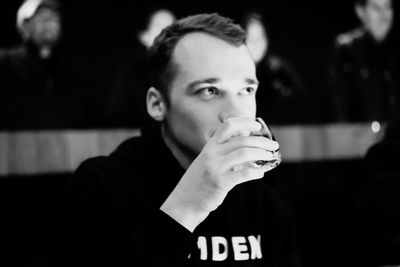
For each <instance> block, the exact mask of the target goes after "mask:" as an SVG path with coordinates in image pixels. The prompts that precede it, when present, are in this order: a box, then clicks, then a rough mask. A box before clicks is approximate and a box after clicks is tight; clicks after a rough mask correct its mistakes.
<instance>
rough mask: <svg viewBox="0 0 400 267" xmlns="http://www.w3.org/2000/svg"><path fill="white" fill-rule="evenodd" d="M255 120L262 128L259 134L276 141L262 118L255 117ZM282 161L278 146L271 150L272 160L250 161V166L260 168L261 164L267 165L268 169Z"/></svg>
mask: <svg viewBox="0 0 400 267" xmlns="http://www.w3.org/2000/svg"><path fill="white" fill-rule="evenodd" d="M256 121H257V122H259V123H260V124H261V126H262V129H261V131H260V133H259V134H256V135H259V136H264V137H265V138H268V139H270V140H273V141H276V139H275V136H274V134H273V133H272V131H271V129H270V128H269V127H268V125H267V124H266V123H265V122H264V120H263V119H262V118H256ZM281 161H282V157H281V152H280V151H279V148H278V149H277V150H275V151H273V152H272V160H269V161H266V160H257V161H254V162H252V163H251V166H252V167H253V168H260V167H262V166H265V165H267V166H268V167H269V170H271V169H273V168H275V167H276V166H278V165H279V164H280V163H281Z"/></svg>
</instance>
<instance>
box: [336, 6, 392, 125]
mask: <svg viewBox="0 0 400 267" xmlns="http://www.w3.org/2000/svg"><path fill="white" fill-rule="evenodd" d="M392 4H393V3H392V1H391V0H355V3H354V10H355V13H356V15H357V17H358V19H359V20H360V22H361V25H360V26H359V27H357V28H356V29H353V30H351V31H349V32H346V33H342V34H340V35H338V36H337V37H336V39H335V43H334V49H333V55H332V58H331V62H330V66H329V82H330V87H331V99H332V103H333V114H334V120H335V121H349V122H355V121H364V122H365V121H389V120H395V119H398V115H399V103H398V102H399V87H398V74H399V66H398V63H399V60H398V52H397V50H398V47H396V42H395V39H394V38H393V33H392V32H393V31H392V28H393V19H394V11H393V6H392Z"/></svg>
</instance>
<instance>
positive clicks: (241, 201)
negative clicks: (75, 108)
mask: <svg viewBox="0 0 400 267" xmlns="http://www.w3.org/2000/svg"><path fill="white" fill-rule="evenodd" d="M244 40H245V33H244V31H243V30H242V29H241V28H240V27H239V26H237V25H235V24H233V23H232V21H231V20H229V19H227V18H224V17H221V16H219V15H217V14H211V15H209V14H202V15H195V16H191V17H187V18H185V19H181V20H179V21H177V22H176V23H174V24H173V25H171V26H169V27H167V28H166V29H165V30H163V31H162V33H161V34H160V35H159V36H158V37H157V38H156V40H155V42H154V44H153V46H152V47H151V49H150V67H151V71H152V73H151V77H152V87H151V88H150V89H149V90H148V94H147V108H148V112H149V114H150V115H151V117H152V118H154V119H155V120H156V121H158V122H160V129H159V130H155V131H151V130H149V131H144V132H143V136H142V137H139V138H133V139H130V140H127V141H126V142H124V143H123V144H122V145H121V146H120V147H119V148H118V149H117V150H116V151H115V152H114V153H112V154H111V156H109V157H98V158H94V159H90V160H88V161H86V162H84V163H83V164H82V165H81V166H80V167H79V168H78V170H77V172H76V173H75V175H74V177H73V179H72V181H71V183H70V185H69V186H68V190H67V194H66V198H65V200H64V204H63V208H62V210H61V212H60V215H59V217H58V220H57V222H58V225H56V228H58V229H62V231H61V236H64V239H62V238H60V239H61V240H62V241H61V242H60V241H58V242H59V243H61V244H63V245H64V247H61V248H57V246H55V245H54V244H53V245H52V247H53V249H55V251H58V252H62V253H61V254H55V255H53V257H54V258H57V259H58V260H59V261H61V262H62V263H63V264H65V265H77V264H78V263H85V264H87V265H96V264H98V265H100V264H101V265H107V266H124V265H129V266H242V265H246V266H294V265H295V264H296V254H295V251H294V249H293V241H294V240H293V236H292V231H291V230H292V226H291V220H290V218H289V214H288V212H287V210H286V208H285V206H284V205H283V204H282V203H281V202H280V200H279V198H278V196H277V195H276V194H275V193H274V192H273V191H272V190H271V189H269V188H268V187H267V186H266V185H265V182H263V181H260V180H258V179H259V178H262V177H263V176H264V173H265V172H266V171H268V170H269V169H270V168H271V167H268V166H263V167H259V168H256V167H252V164H251V163H252V162H255V161H258V160H264V161H268V160H271V159H272V152H273V151H275V150H277V149H278V147H279V145H278V143H276V142H275V141H272V140H269V139H267V138H264V137H261V136H253V135H251V134H252V133H254V134H257V133H258V132H259V131H260V130H261V125H260V123H258V122H257V121H256V120H255V115H256V105H255V93H256V90H257V83H258V82H257V78H256V75H255V65H254V62H253V60H252V59H251V56H250V54H249V52H248V50H247V48H246V46H245V43H244ZM59 233H60V231H59ZM60 239H59V240H60ZM63 253H64V254H63Z"/></svg>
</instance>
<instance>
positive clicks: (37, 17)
mask: <svg viewBox="0 0 400 267" xmlns="http://www.w3.org/2000/svg"><path fill="white" fill-rule="evenodd" d="M60 8H61V7H60V3H59V1H55V0H53V1H51V0H27V1H25V2H23V4H22V5H21V7H20V8H19V10H18V13H17V29H18V32H19V33H20V36H21V38H22V41H23V42H22V44H21V45H20V46H18V47H15V48H11V49H7V50H3V51H0V129H2V130H21V129H44V128H56V129H58V128H81V127H85V126H87V124H88V114H87V112H86V110H87V105H86V104H87V94H86V93H85V90H84V89H83V88H82V87H83V85H82V82H81V79H80V78H79V77H78V76H77V75H76V73H74V71H73V68H72V67H71V66H69V65H70V64H69V63H68V62H67V61H66V57H65V54H64V52H65V51H64V49H63V47H62V46H61V37H62V18H61V10H60Z"/></svg>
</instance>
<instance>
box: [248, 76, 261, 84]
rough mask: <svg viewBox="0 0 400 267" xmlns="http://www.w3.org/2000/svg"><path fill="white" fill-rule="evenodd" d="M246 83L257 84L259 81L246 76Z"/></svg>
mask: <svg viewBox="0 0 400 267" xmlns="http://www.w3.org/2000/svg"><path fill="white" fill-rule="evenodd" d="M246 83H247V84H254V85H258V84H259V81H257V80H255V79H252V78H247V79H246Z"/></svg>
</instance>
